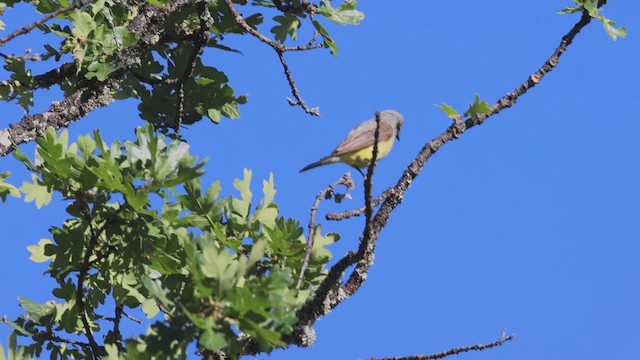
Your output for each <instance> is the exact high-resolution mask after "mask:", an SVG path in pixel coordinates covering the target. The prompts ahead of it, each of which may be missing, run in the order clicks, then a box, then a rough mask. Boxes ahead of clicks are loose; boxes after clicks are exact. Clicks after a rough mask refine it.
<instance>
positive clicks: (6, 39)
mask: <svg viewBox="0 0 640 360" xmlns="http://www.w3.org/2000/svg"><path fill="white" fill-rule="evenodd" d="M89 2H90V1H89V0H80V1H76V2H74V3H73V4H71V5H69V6H66V7H63V8H61V9H58V10H56V11H54V12H52V13H50V14H47V15H45V16H44V17H42V19H40V20H38V21H36V22H33V23H31V24H29V25H27V26H25V27H23V28H20V29H18V30H16V31H14V32H12V33H11V34H9V35H7V36H5V37H3V38H0V46H4V44H6V43H7V42H9V41H11V40H13V39H14V38H16V37H18V36H20V35H23V34H27V33H30V32H31V30H33V29H35V28H36V27H38V26H40V25H42V24H44V23H46V22H47V21H49V20H51V19H53V18H54V17H56V16H58V15H61V14H64V13H67V12H69V11H71V10H73V9H77V8H81V7H83V6H85V5H88V4H89Z"/></svg>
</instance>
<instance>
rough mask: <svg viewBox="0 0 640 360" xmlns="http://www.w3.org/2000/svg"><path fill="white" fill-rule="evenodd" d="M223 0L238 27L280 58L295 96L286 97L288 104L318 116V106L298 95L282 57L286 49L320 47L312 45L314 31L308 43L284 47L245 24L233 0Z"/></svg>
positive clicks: (287, 66)
mask: <svg viewBox="0 0 640 360" xmlns="http://www.w3.org/2000/svg"><path fill="white" fill-rule="evenodd" d="M224 2H225V3H226V4H227V6H228V7H229V10H230V11H231V14H232V15H233V16H234V17H235V20H236V22H237V23H238V25H240V27H242V28H243V29H244V30H245V31H246V32H248V33H249V34H251V35H253V36H255V37H256V38H258V40H260V41H262V42H263V43H265V44H267V45H269V46H271V48H273V50H275V52H276V53H277V54H278V59H280V64H282V68H283V70H284V74H285V76H286V77H287V82H289V87H290V88H291V93H292V94H293V97H294V98H295V101H294V100H291V99H288V98H287V100H288V101H289V105H291V106H297V105H299V106H300V107H301V108H302V109H304V111H305V112H306V113H307V114H309V115H313V116H320V108H318V107H314V108H310V107H308V106H307V104H306V103H305V101H304V100H303V99H302V97H301V96H300V92H299V91H298V88H297V86H296V83H295V81H294V80H293V75H291V71H290V70H289V65H287V62H286V61H285V59H284V53H285V52H286V51H296V50H311V49H315V48H319V47H321V45H313V42H314V41H315V39H316V37H317V34H315V33H314V35H313V38H312V41H311V42H309V44H307V45H305V46H301V47H300V46H297V47H286V46H285V45H284V44H281V43H279V42H277V41H275V40H273V39H271V38H268V37H266V36H264V35H263V34H262V33H260V32H259V31H258V30H256V29H254V28H252V27H251V26H249V24H247V22H246V21H244V17H243V16H242V14H240V12H239V11H238V10H237V9H236V7H235V5H233V1H232V0H224Z"/></svg>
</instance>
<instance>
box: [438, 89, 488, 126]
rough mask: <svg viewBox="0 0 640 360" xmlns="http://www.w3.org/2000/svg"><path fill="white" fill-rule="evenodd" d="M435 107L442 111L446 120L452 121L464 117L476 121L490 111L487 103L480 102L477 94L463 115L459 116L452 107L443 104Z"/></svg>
mask: <svg viewBox="0 0 640 360" xmlns="http://www.w3.org/2000/svg"><path fill="white" fill-rule="evenodd" d="M436 106H437V107H438V109H440V110H442V111H443V112H444V113H445V114H446V115H447V117H448V118H450V119H451V120H454V121H460V119H462V118H463V117H465V116H469V117H472V118H474V119H476V118H477V117H478V115H480V114H486V113H488V112H489V111H491V107H490V106H489V103H487V102H486V101H484V100H480V95H479V94H476V96H475V98H474V100H473V103H471V104H469V107H468V108H467V111H465V112H464V114H459V113H458V111H457V110H456V109H454V108H453V106H451V105H448V104H445V103H442V105H436Z"/></svg>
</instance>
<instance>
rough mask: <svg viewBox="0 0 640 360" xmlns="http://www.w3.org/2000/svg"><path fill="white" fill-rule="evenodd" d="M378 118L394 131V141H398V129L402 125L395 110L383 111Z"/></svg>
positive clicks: (399, 116)
mask: <svg viewBox="0 0 640 360" xmlns="http://www.w3.org/2000/svg"><path fill="white" fill-rule="evenodd" d="M380 118H381V120H382V121H385V122H387V123H388V124H389V125H391V126H393V127H394V128H395V129H396V139H398V140H400V129H402V125H403V124H404V118H403V117H402V114H400V113H399V112H397V111H395V110H385V111H383V112H381V113H380Z"/></svg>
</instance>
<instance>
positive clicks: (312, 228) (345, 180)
mask: <svg viewBox="0 0 640 360" xmlns="http://www.w3.org/2000/svg"><path fill="white" fill-rule="evenodd" d="M339 185H344V186H346V187H347V189H352V188H353V180H351V173H346V174H344V175H343V176H342V177H341V178H340V180H338V181H336V182H335V183H333V184H332V185H329V186H327V187H326V188H325V189H324V190H322V191H320V193H319V194H318V195H317V196H316V199H315V201H314V202H313V205H312V206H311V216H310V217H309V237H308V238H307V249H306V251H305V254H304V260H303V262H302V267H301V268H300V275H299V276H298V282H297V283H296V289H300V286H301V285H302V280H303V279H304V273H305V271H306V270H307V267H309V260H310V259H311V252H312V250H313V241H314V239H315V235H316V213H317V212H318V206H320V201H322V199H327V198H328V197H329V196H331V195H332V194H333V189H335V188H336V187H338V186H339Z"/></svg>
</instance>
